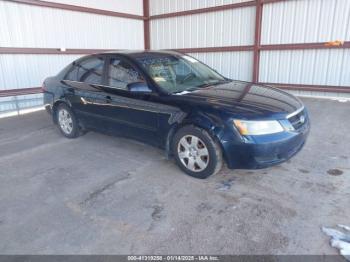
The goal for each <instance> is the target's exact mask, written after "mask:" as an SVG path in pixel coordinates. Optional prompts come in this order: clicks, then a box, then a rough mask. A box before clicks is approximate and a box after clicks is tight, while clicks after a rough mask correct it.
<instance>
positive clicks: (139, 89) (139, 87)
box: [127, 82, 152, 93]
mask: <svg viewBox="0 0 350 262" xmlns="http://www.w3.org/2000/svg"><path fill="white" fill-rule="evenodd" d="M127 88H128V91H130V92H133V93H152V90H151V89H150V88H149V87H148V85H147V83H145V82H135V83H130V84H128V85H127Z"/></svg>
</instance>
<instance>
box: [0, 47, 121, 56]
mask: <svg viewBox="0 0 350 262" xmlns="http://www.w3.org/2000/svg"><path fill="white" fill-rule="evenodd" d="M107 51H115V50H113V49H66V50H65V51H61V50H60V49H59V48H31V47H0V54H37V55H44V54H47V55H72V54H78V55H80V54H95V53H102V52H107Z"/></svg>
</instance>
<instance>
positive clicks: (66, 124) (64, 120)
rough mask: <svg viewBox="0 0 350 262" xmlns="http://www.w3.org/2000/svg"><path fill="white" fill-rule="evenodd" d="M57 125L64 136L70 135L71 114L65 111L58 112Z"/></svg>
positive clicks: (71, 125)
mask: <svg viewBox="0 0 350 262" xmlns="http://www.w3.org/2000/svg"><path fill="white" fill-rule="evenodd" d="M58 123H59V125H60V127H61V129H62V131H63V132H64V133H65V134H67V135H70V134H71V133H72V131H73V119H72V116H71V114H70V113H69V112H68V111H67V110H66V109H61V110H59V112H58Z"/></svg>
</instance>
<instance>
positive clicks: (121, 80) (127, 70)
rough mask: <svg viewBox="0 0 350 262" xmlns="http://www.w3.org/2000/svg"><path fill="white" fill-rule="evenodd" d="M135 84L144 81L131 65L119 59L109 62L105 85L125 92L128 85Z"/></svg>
mask: <svg viewBox="0 0 350 262" xmlns="http://www.w3.org/2000/svg"><path fill="white" fill-rule="evenodd" d="M135 82H144V79H143V77H142V75H141V74H140V73H139V72H138V71H137V70H136V69H135V68H134V67H133V66H132V65H130V64H129V63H127V62H125V61H123V60H122V59H119V58H112V59H111V60H110V63H109V66H108V75H107V85H109V86H112V87H115V88H119V89H125V90H126V87H127V85H128V84H130V83H135Z"/></svg>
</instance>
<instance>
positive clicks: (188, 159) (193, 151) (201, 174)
mask: <svg viewBox="0 0 350 262" xmlns="http://www.w3.org/2000/svg"><path fill="white" fill-rule="evenodd" d="M172 150H173V154H174V156H175V160H176V163H177V165H178V166H179V167H180V168H181V169H182V170H183V171H184V172H185V173H186V174H188V175H190V176H192V177H196V178H201V179H204V178H207V177H209V176H211V175H213V174H216V173H217V172H218V171H219V170H220V169H221V167H222V152H221V148H220V146H219V145H218V143H217V142H216V141H215V140H214V139H213V138H212V137H211V136H210V135H209V134H208V132H206V131H205V130H203V129H201V128H198V127H195V126H185V127H183V128H181V129H180V130H179V131H177V133H176V134H175V136H174V139H173V145H172Z"/></svg>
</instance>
